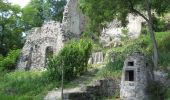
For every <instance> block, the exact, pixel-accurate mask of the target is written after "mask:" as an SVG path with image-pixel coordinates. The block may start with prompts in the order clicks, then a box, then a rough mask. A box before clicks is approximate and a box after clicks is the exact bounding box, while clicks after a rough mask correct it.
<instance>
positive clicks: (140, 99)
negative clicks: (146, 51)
mask: <svg viewBox="0 0 170 100" xmlns="http://www.w3.org/2000/svg"><path fill="white" fill-rule="evenodd" d="M148 65H149V64H148V62H147V60H146V59H145V57H144V56H143V55H142V54H140V53H134V54H132V55H131V56H129V57H128V58H127V59H126V60H125V62H124V67H123V72H122V78H121V85H120V98H121V99H122V100H148V95H147V88H148V85H149V83H150V82H151V80H152V74H151V70H150V67H149V66H148Z"/></svg>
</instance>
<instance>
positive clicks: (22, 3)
mask: <svg viewBox="0 0 170 100" xmlns="http://www.w3.org/2000/svg"><path fill="white" fill-rule="evenodd" d="M8 1H9V2H10V3H12V4H18V5H20V6H21V7H22V8H23V7H24V6H26V5H27V4H28V3H29V2H30V0H8Z"/></svg>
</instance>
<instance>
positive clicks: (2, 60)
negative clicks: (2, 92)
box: [0, 50, 20, 71]
mask: <svg viewBox="0 0 170 100" xmlns="http://www.w3.org/2000/svg"><path fill="white" fill-rule="evenodd" d="M19 54H20V50H12V51H10V52H9V53H8V55H7V56H6V57H3V56H0V71H2V70H13V69H15V67H16V64H17V60H18V57H19Z"/></svg>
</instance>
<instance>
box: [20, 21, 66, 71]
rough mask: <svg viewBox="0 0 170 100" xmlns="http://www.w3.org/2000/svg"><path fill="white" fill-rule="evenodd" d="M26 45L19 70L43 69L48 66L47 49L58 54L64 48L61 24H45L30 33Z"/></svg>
mask: <svg viewBox="0 0 170 100" xmlns="http://www.w3.org/2000/svg"><path fill="white" fill-rule="evenodd" d="M28 33H29V34H28V36H27V37H26V42H25V45H24V47H23V49H22V53H21V56H20V60H19V62H18V66H17V68H18V69H26V70H32V69H43V68H45V66H46V65H45V64H46V60H47V57H46V53H47V51H46V50H47V48H49V47H50V48H51V49H52V52H53V53H54V54H57V53H58V52H59V50H60V49H61V48H62V47H63V42H62V39H63V38H62V34H61V24H60V23H58V22H55V21H50V22H46V23H44V25H43V26H42V27H37V28H34V29H32V30H30V31H29V32H28Z"/></svg>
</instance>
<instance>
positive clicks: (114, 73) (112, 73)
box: [97, 60, 123, 79]
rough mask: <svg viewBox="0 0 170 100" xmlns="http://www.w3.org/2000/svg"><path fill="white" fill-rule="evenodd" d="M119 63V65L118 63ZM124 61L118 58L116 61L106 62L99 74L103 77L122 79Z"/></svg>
mask: <svg viewBox="0 0 170 100" xmlns="http://www.w3.org/2000/svg"><path fill="white" fill-rule="evenodd" d="M116 64H118V65H116ZM122 64H123V62H122V61H120V60H117V61H115V62H109V63H107V64H106V66H105V67H104V68H102V69H101V70H100V71H99V72H98V73H97V76H98V77H101V78H113V79H120V76H121V68H122V67H123V65H122Z"/></svg>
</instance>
